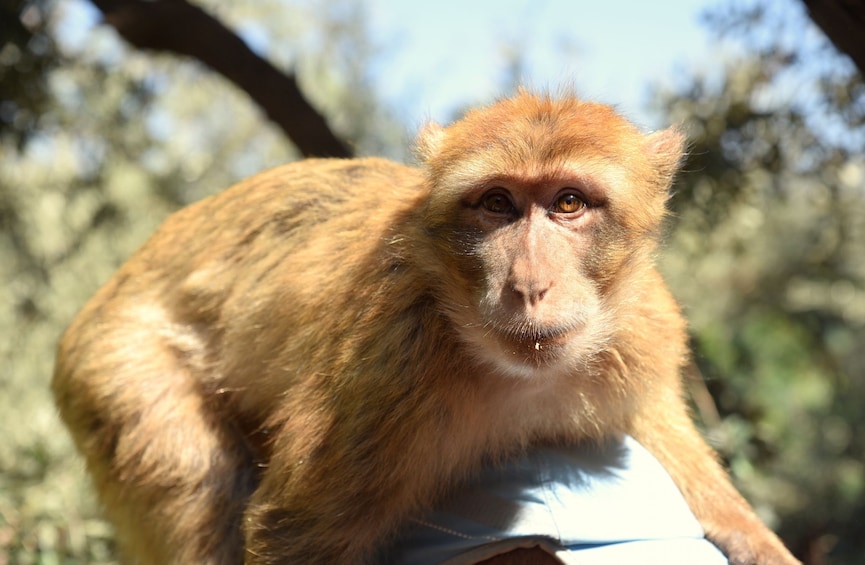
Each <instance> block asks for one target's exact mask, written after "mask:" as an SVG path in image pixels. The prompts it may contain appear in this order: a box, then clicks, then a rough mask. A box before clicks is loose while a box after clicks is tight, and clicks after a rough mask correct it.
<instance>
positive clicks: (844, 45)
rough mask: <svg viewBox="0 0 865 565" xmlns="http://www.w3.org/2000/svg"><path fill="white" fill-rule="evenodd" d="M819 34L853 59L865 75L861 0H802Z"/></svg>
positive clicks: (864, 21)
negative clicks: (820, 32) (818, 28)
mask: <svg viewBox="0 0 865 565" xmlns="http://www.w3.org/2000/svg"><path fill="white" fill-rule="evenodd" d="M802 1H803V2H804V3H805V6H807V8H808V13H809V14H810V16H811V19H812V20H813V21H814V23H815V24H817V25H818V26H819V27H820V29H822V30H823V33H825V34H826V36H827V37H829V39H830V40H831V41H832V43H834V44H835V47H837V48H838V50H839V51H842V52H844V53H846V54H847V55H849V56H850V58H851V59H853V63H854V64H855V65H856V67H858V69H859V72H860V73H861V74H862V75H863V76H865V2H863V1H862V0H802Z"/></svg>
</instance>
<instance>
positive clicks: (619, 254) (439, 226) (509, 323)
mask: <svg viewBox="0 0 865 565" xmlns="http://www.w3.org/2000/svg"><path fill="white" fill-rule="evenodd" d="M682 143H683V138H682V136H681V135H680V134H679V133H678V132H676V131H675V130H666V131H664V132H659V133H658V134H652V135H649V136H644V135H642V134H641V133H640V132H639V131H637V130H636V128H634V127H633V126H632V125H631V124H629V123H628V122H627V121H625V120H624V119H623V118H621V117H620V116H618V115H617V114H615V112H613V111H612V110H611V109H610V108H609V107H606V106H601V105H597V104H589V103H582V102H579V101H573V103H571V104H568V105H552V104H550V103H549V100H547V99H544V98H538V97H533V96H530V95H523V96H521V97H517V98H516V99H513V100H511V101H506V102H503V103H499V104H497V105H494V106H492V107H491V108H488V109H486V110H483V111H480V112H474V113H470V114H468V115H467V116H466V117H465V118H464V119H463V120H461V121H459V122H457V123H456V124H454V125H452V126H450V127H448V128H445V129H441V128H438V127H436V126H429V127H427V129H426V130H425V131H424V132H422V133H421V136H420V138H419V153H420V154H421V157H422V158H423V159H424V163H425V165H426V168H427V172H428V174H429V178H430V190H431V193H430V202H429V206H428V208H427V211H426V218H425V224H426V227H427V230H428V232H429V233H437V235H438V236H439V237H437V238H435V239H436V240H437V241H438V243H437V244H436V245H437V247H438V254H439V260H440V261H441V262H442V263H443V264H445V265H447V266H445V268H444V269H443V270H442V271H441V274H442V277H444V278H448V277H450V276H451V274H452V273H454V272H458V273H459V274H460V276H459V280H452V281H450V282H447V283H445V284H446V286H447V288H446V290H445V292H443V293H442V294H443V296H446V297H447V299H445V300H443V302H445V303H447V302H450V304H449V305H448V307H447V310H448V312H449V314H450V315H451V317H452V318H453V319H454V322H455V325H456V326H457V328H458V329H459V331H460V332H461V333H462V335H463V337H464V339H465V340H466V341H468V342H470V344H472V346H474V347H473V348H474V350H475V352H476V355H477V356H478V357H479V358H481V359H483V360H484V361H486V362H489V363H491V364H493V365H494V366H495V367H496V368H497V369H499V370H500V371H501V372H504V373H506V374H510V375H518V376H537V375H539V374H550V373H553V374H556V373H570V372H572V371H573V370H574V369H580V368H585V367H586V366H587V365H588V364H589V363H591V359H592V356H593V354H595V353H598V352H600V351H602V350H603V349H604V348H605V345H606V342H607V341H608V340H609V339H610V338H611V332H612V331H613V330H612V328H614V327H620V326H621V324H622V321H621V320H619V319H617V318H618V317H619V316H620V315H621V312H622V311H623V310H624V309H625V308H624V307H623V304H624V301H627V300H633V298H628V297H627V291H625V292H624V293H623V291H622V286H623V285H638V284H639V281H640V279H641V278H645V277H644V276H642V275H641V269H647V268H652V260H651V256H652V253H653V251H654V249H655V247H656V239H657V232H658V227H659V226H660V223H661V220H662V218H663V215H664V203H665V200H666V197H667V187H668V184H669V181H670V178H671V177H672V174H673V173H674V172H675V169H676V167H677V164H678V161H679V159H680V157H681V149H682ZM622 281H625V282H622ZM637 294H638V293H634V294H633V296H637ZM453 297H460V298H459V299H454V298H453Z"/></svg>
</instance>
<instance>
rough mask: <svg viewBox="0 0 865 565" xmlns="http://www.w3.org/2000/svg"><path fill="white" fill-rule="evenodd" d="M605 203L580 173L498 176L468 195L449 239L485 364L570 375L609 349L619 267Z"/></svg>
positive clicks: (595, 184)
mask: <svg viewBox="0 0 865 565" xmlns="http://www.w3.org/2000/svg"><path fill="white" fill-rule="evenodd" d="M608 206H609V203H608V200H607V196H606V193H605V191H604V190H603V188H602V186H601V185H600V180H599V179H598V178H597V177H589V176H587V175H584V174H577V173H575V172H574V173H571V172H568V173H563V172H561V171H557V172H556V174H554V175H542V176H540V177H533V178H528V177H523V178H519V177H515V176H507V177H502V178H494V179H491V180H489V181H488V182H484V183H482V184H481V185H479V186H477V187H474V188H473V189H471V190H470V191H469V192H468V193H467V195H466V197H465V198H464V199H463V200H462V202H461V209H460V211H459V212H458V213H457V216H458V218H459V220H458V221H457V222H456V229H454V231H453V232H452V236H453V237H452V239H451V241H455V242H458V246H457V249H458V250H459V252H457V253H456V257H458V261H457V263H458V265H459V266H460V267H459V268H460V270H461V271H462V273H463V275H464V277H465V280H467V281H469V282H468V284H467V286H468V287H469V288H470V289H471V295H470V296H469V297H467V298H468V301H469V304H470V306H469V308H468V310H469V312H466V314H467V315H470V316H471V317H472V318H474V319H473V320H471V321H469V320H465V321H466V323H463V324H462V330H461V331H462V332H463V334H464V336H465V337H466V338H467V339H468V340H469V341H471V342H472V344H473V345H475V346H476V352H477V354H478V356H479V357H481V358H482V359H484V360H485V361H488V362H492V363H493V364H494V365H495V367H496V368H498V369H499V370H500V371H502V372H504V373H506V374H510V375H516V376H535V375H538V374H540V373H549V372H556V371H559V370H564V371H571V370H572V369H573V368H574V365H575V364H578V365H579V364H582V365H585V363H586V362H587V361H588V359H589V358H590V357H591V355H592V353H594V352H597V351H599V350H600V349H601V348H602V347H603V343H604V341H605V340H606V339H607V338H608V337H609V331H610V330H609V328H610V327H611V324H610V323H609V321H610V316H611V312H610V311H609V309H608V308H607V305H606V304H605V300H604V289H605V279H606V276H607V274H608V273H609V271H610V270H611V269H617V268H619V267H620V266H619V265H614V264H613V263H617V262H618V263H621V262H622V261H623V258H622V257H617V256H615V255H616V254H615V253H613V252H611V251H613V250H615V248H616V245H615V244H614V241H615V233H614V232H617V231H620V228H618V227H617V226H613V225H611V223H610V222H611V219H610V217H609V213H608V212H609V210H608ZM613 228H615V229H613ZM611 243H613V245H612V246H611V245H610V244H611ZM611 248H612V249H611ZM455 251H456V249H455Z"/></svg>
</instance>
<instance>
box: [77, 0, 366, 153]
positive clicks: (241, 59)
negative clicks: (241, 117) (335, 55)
mask: <svg viewBox="0 0 865 565" xmlns="http://www.w3.org/2000/svg"><path fill="white" fill-rule="evenodd" d="M91 1H92V3H93V4H94V5H95V6H96V7H97V8H98V9H99V10H100V11H101V12H102V14H103V16H104V21H105V23H107V24H109V25H110V26H112V27H113V28H114V29H116V30H117V32H118V33H119V34H120V35H121V36H122V37H123V38H124V39H125V40H126V41H128V42H129V43H130V44H131V45H133V46H134V47H137V48H139V49H150V50H154V51H168V52H172V53H176V54H179V55H187V56H190V57H193V58H195V59H197V60H199V61H200V62H202V63H204V64H205V65H207V66H209V67H210V68H211V69H213V70H214V71H216V72H218V73H220V74H221V75H223V76H224V77H225V78H227V79H228V80H230V81H231V82H233V83H234V84H236V85H237V86H238V87H240V88H241V89H243V90H244V91H245V92H246V93H248V94H249V96H250V97H251V98H252V99H253V100H254V101H255V102H256V103H257V104H258V105H259V107H261V109H262V110H264V112H265V113H266V114H267V116H268V117H269V118H270V119H271V120H272V121H274V122H275V123H276V124H277V125H278V126H279V127H280V128H282V130H283V131H284V132H285V134H286V135H287V136H288V137H289V139H291V140H292V141H293V142H294V144H295V145H296V146H297V148H298V150H299V151H300V152H301V153H302V154H303V155H304V156H307V157H350V156H351V153H352V152H351V151H350V150H349V148H348V146H347V145H346V144H345V143H344V142H343V141H342V140H341V139H339V138H338V137H337V136H336V134H334V133H333V131H332V130H331V129H330V126H329V125H328V124H327V121H326V120H325V118H324V116H322V115H321V114H320V113H319V112H318V111H317V110H316V109H315V108H313V107H312V105H311V104H310V103H309V102H308V101H307V100H306V98H305V97H304V96H303V94H302V93H301V91H300V88H299V87H298V85H297V80H296V78H295V76H294V75H293V74H284V73H282V72H280V71H279V70H278V69H276V67H274V66H273V65H271V64H270V63H269V62H268V61H266V60H264V59H262V58H261V57H259V56H258V55H256V54H255V53H254V52H253V51H252V50H251V49H250V48H249V47H248V46H247V45H246V43H244V42H243V40H241V39H240V38H239V37H238V36H237V35H235V34H234V33H233V32H232V31H231V30H230V29H228V28H227V27H225V26H224V25H223V24H222V23H221V22H219V21H218V20H217V19H216V18H214V17H213V16H211V15H210V14H208V13H207V12H205V11H204V10H202V9H201V8H199V7H197V6H194V5H192V4H190V3H188V2H187V1H186V0H91Z"/></svg>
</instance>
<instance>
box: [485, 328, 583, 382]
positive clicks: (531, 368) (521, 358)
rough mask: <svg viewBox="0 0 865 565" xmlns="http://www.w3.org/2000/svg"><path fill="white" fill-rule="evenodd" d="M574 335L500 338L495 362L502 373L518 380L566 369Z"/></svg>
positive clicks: (557, 334)
mask: <svg viewBox="0 0 865 565" xmlns="http://www.w3.org/2000/svg"><path fill="white" fill-rule="evenodd" d="M573 333H574V332H557V333H551V334H545V335H524V336H505V335H499V336H496V338H495V341H496V347H495V348H494V349H495V350H497V351H495V353H493V352H492V351H490V353H491V354H492V355H493V356H494V359H493V360H494V362H495V365H496V366H497V368H498V369H499V370H500V372H502V373H504V374H506V375H508V376H514V377H518V378H535V377H540V376H543V375H545V374H549V373H553V372H558V370H559V369H561V368H562V367H563V366H564V364H565V363H564V361H565V360H566V359H568V358H569V357H570V356H569V354H568V352H569V350H570V347H569V346H570V345H571V343H572V340H573V339H574V335H573Z"/></svg>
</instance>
